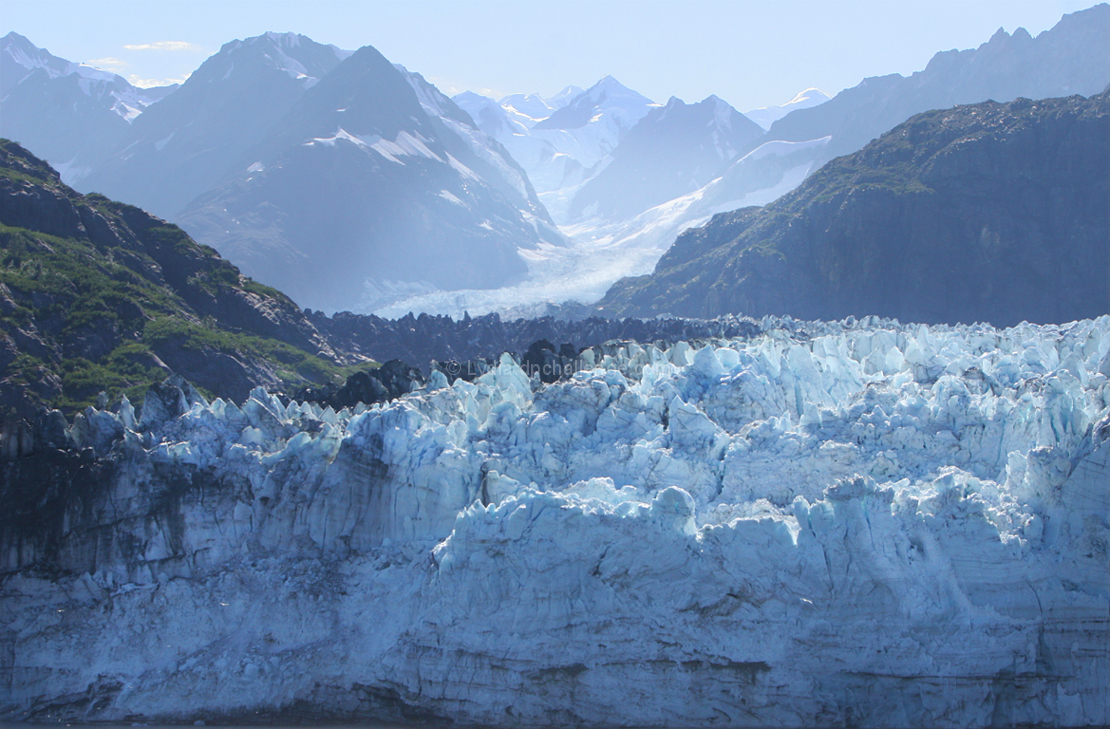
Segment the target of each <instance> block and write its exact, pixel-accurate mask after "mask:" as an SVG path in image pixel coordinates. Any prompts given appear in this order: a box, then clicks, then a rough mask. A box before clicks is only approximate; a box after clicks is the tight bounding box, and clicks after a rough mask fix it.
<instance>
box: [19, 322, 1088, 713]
mask: <svg viewBox="0 0 1110 729" xmlns="http://www.w3.org/2000/svg"><path fill="white" fill-rule="evenodd" d="M761 327H762V333H761V334H759V335H758V336H754V337H751V338H744V339H735V340H713V341H702V342H678V343H674V344H664V343H657V345H654V346H652V345H647V346H642V345H638V344H634V343H615V342H614V343H609V344H606V345H603V346H599V347H594V348H591V349H587V350H585V351H583V352H582V353H581V355H580V358H579V359H580V362H579V363H580V365H581V368H580V370H579V371H578V372H576V373H574V374H573V376H571V377H569V378H567V379H564V380H562V381H559V382H556V383H554V384H549V385H540V384H539V383H538V381H536V380H534V379H530V378H529V376H528V374H527V373H526V372H525V371H524V370H522V369H521V368H520V366H518V365H517V364H516V362H514V361H513V359H512V358H510V357H509V356H508V355H504V356H502V358H501V361H500V365H499V366H497V367H496V368H494V369H493V370H492V371H491V372H489V373H487V374H485V375H483V376H482V377H480V378H479V379H477V380H476V381H475V382H471V383H468V382H465V381H463V380H458V381H456V382H454V383H449V382H448V381H447V379H446V378H445V376H444V375H443V374H442V373H439V372H435V373H433V375H432V378H431V380H430V383H429V385H428V386H427V387H426V388H424V389H423V390H421V391H419V392H416V393H413V394H411V395H408V396H406V397H404V398H402V399H400V400H396V401H393V402H391V403H388V404H385V405H377V406H373V407H370V408H366V407H364V406H359V407H358V408H356V409H355V410H343V411H341V412H338V413H337V412H335V411H333V410H331V409H330V408H325V409H321V408H320V407H319V406H317V405H315V404H311V403H297V402H291V403H288V404H286V403H285V402H283V401H282V400H281V399H279V398H278V397H276V396H273V395H269V394H267V393H266V392H264V391H262V390H261V389H259V390H255V391H254V393H252V395H251V397H250V399H248V400H247V401H246V402H245V403H243V404H241V405H240V404H234V403H231V402H225V401H223V400H216V401H214V402H207V401H205V400H204V398H202V397H201V396H200V395H199V394H198V393H196V392H195V391H194V390H192V388H190V387H189V386H187V385H185V384H184V383H181V387H180V388H174V387H168V388H164V389H163V391H162V394H160V395H157V396H148V398H147V401H146V403H145V404H144V406H143V408H142V409H141V412H136V411H135V409H134V408H132V407H131V406H130V404H129V403H127V402H126V401H125V402H123V403H122V404H121V405H120V406H119V407H118V408H116V409H115V410H114V411H106V410H95V409H92V408H90V409H89V410H87V411H85V412H84V413H82V414H81V415H79V416H78V417H77V419H76V421H75V422H74V423H73V424H72V425H70V426H69V431H68V432H69V438H70V440H71V442H72V443H73V444H74V448H75V449H76V450H78V451H79V452H80V453H82V454H83V455H82V456H81V458H82V459H83V460H82V461H81V463H82V464H84V465H82V466H81V468H84V469H85V471H80V469H78V470H74V471H71V472H70V473H71V475H70V476H67V478H69V479H70V480H69V481H67V482H66V483H68V484H70V486H68V487H67V486H65V484H62V485H57V484H55V485H54V486H51V487H50V488H54V489H55V491H54V492H51V493H55V494H57V493H62V492H63V491H64V489H65V488H71V491H70V492H66V493H69V494H70V496H69V497H68V498H67V499H66V501H65V503H64V504H63V505H62V506H61V507H58V508H53V509H52V508H46V507H43V506H41V505H42V504H47V505H49V504H52V503H56V501H51V499H52V498H53V496H51V494H48V493H46V491H45V489H46V488H47V487H46V486H45V485H44V486H43V489H44V493H43V495H42V496H41V498H39V497H36V498H38V501H37V502H36V503H38V504H40V506H39V507H36V508H37V509H38V510H37V511H34V510H33V513H32V514H31V516H30V517H28V518H33V519H37V520H39V521H37V522H35V525H34V530H35V531H34V533H32V532H30V531H26V532H20V531H19V530H18V529H17V528H15V527H12V526H10V524H11V522H5V523H6V524H9V526H7V527H5V529H4V531H0V540H2V547H3V551H2V559H3V567H2V570H3V572H2V574H3V577H0V716H5V717H9V718H30V719H35V720H65V721H73V720H102V721H159V720H160V721H190V722H191V721H193V720H197V719H205V720H208V721H210V722H211V721H216V720H221V719H222V720H228V721H242V720H244V719H246V718H250V717H255V718H258V717H271V718H279V719H280V718H282V717H286V718H288V717H306V716H311V717H313V718H314V719H321V718H334V719H346V720H360V719H361V720H364V719H375V718H377V719H385V720H406V719H427V720H451V721H455V722H461V723H481V724H487V725H505V726H517V725H589V726H598V725H614V726H622V725H623V726H669V727H675V726H768V725H783V726H824V725H830V726H844V725H858V726H952V727H965V726H992V725H996V724H1003V725H1013V724H1030V725H1032V724H1037V725H1040V724H1044V725H1064V726H1076V725H1099V724H1107V723H1110V701H1108V690H1107V686H1110V622H1108V620H1110V617H1108V616H1110V568H1108V565H1110V563H1108V552H1107V545H1108V541H1110V518H1108V513H1110V379H1108V378H1110V316H1104V317H1101V318H1099V319H1097V320H1093V321H1091V320H1088V321H1080V322H1075V323H1072V324H1067V325H1062V326H1034V325H1029V324H1022V325H1020V326H1017V327H1014V328H1011V329H1006V330H998V329H994V328H992V327H990V326H986V325H975V326H961V327H927V326H920V325H901V324H899V323H897V322H893V321H879V320H867V321H863V322H856V321H854V320H850V321H845V322H839V323H827V324H824V323H800V322H795V321H792V320H789V319H785V320H775V319H766V320H764V321H763V322H761ZM167 393H168V394H167ZM81 449H84V450H81ZM98 469H99V470H98ZM81 473H95V474H96V478H88V479H86V480H85V481H82V480H81V478H83V477H81V476H80V474H81ZM58 483H61V482H60V481H58ZM78 483H80V484H83V485H80V487H78V486H74V485H73V484H78ZM32 501H33V499H32ZM44 534H46V535H50V536H49V537H44V536H42V535H44Z"/></svg>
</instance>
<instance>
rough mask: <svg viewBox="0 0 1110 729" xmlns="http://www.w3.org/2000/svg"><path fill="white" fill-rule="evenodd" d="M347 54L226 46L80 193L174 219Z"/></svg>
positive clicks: (288, 39)
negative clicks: (99, 195) (89, 192)
mask: <svg viewBox="0 0 1110 729" xmlns="http://www.w3.org/2000/svg"><path fill="white" fill-rule="evenodd" d="M347 54H348V52H347V51H341V50H340V49H338V48H336V47H335V46H326V45H322V44H320V43H315V42H313V41H312V40H310V39H309V38H306V37H305V36H302V35H295V34H293V33H284V34H281V33H267V34H265V35H261V36H257V37H255V38H248V39H246V40H242V41H239V40H236V41H232V42H230V43H226V44H224V46H223V48H221V49H220V50H219V52H218V53H216V54H215V55H213V56H211V57H210V58H208V60H206V61H205V62H204V63H203V64H201V66H200V68H198V69H197V70H196V71H195V72H194V73H193V74H192V75H191V76H190V77H189V79H188V80H187V81H186V82H185V83H184V84H182V86H181V88H180V89H178V90H177V91H176V92H174V94H173V95H172V96H171V97H169V98H167V99H165V101H164V102H160V103H158V104H157V105H155V106H152V107H151V108H150V109H149V110H148V111H147V112H146V113H144V114H143V115H142V116H141V117H139V118H138V119H136V120H135V124H134V125H133V126H134V128H133V129H132V130H131V131H130V132H129V133H128V134H127V136H126V138H125V140H124V142H123V147H124V148H123V149H119V150H114V151H115V152H116V153H115V154H114V155H113V156H112V158H111V159H109V160H107V161H106V162H105V163H103V164H101V165H98V166H97V167H96V169H94V170H93V172H92V173H91V174H90V175H89V176H88V178H87V179H86V180H84V181H83V182H82V189H91V190H97V191H99V192H103V193H104V194H105V195H108V196H109V197H112V198H115V199H118V200H124V201H126V202H128V203H131V204H133V205H137V206H139V207H141V208H143V209H144V210H149V211H150V212H152V213H154V214H155V215H159V216H161V217H163V218H166V219H173V218H174V216H175V215H177V214H178V213H179V212H180V211H181V209H182V208H184V207H185V206H186V205H187V204H188V203H189V201H190V200H192V199H193V198H195V197H196V196H197V195H200V194H201V193H204V192H206V191H207V190H210V189H211V188H212V187H213V186H214V185H216V184H217V183H218V182H219V181H220V180H221V179H222V178H223V177H224V176H225V175H226V174H227V173H228V172H229V171H230V170H231V169H233V167H234V165H235V164H236V161H237V160H238V159H239V156H240V155H241V154H242V153H243V151H244V150H245V149H247V148H249V147H251V146H253V145H255V144H256V143H257V142H258V141H259V140H260V139H261V138H263V137H264V136H265V135H266V133H267V132H268V131H269V130H270V129H271V128H272V127H273V126H274V124H276V123H277V122H278V121H279V120H280V119H281V118H282V117H283V116H284V115H285V114H286V113H287V112H288V111H289V109H290V108H292V106H293V104H294V103H295V102H296V101H297V100H298V99H299V98H300V97H301V96H302V95H303V94H304V92H305V90H306V89H308V88H311V87H312V86H313V85H314V84H315V83H317V82H318V81H319V79H320V78H321V77H322V76H324V75H325V74H327V73H328V72H329V71H331V70H332V69H334V68H335V67H336V66H337V65H338V64H339V62H340V61H341V60H342V59H343V58H345V57H346V55H347ZM17 141H18V140H17Z"/></svg>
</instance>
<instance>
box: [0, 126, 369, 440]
mask: <svg viewBox="0 0 1110 729" xmlns="http://www.w3.org/2000/svg"><path fill="white" fill-rule="evenodd" d="M0 254H2V256H3V259H2V264H0V314H2V316H0V366H2V369H3V372H4V375H3V380H2V381H0V407H3V408H4V412H3V414H2V415H3V418H4V422H5V424H7V423H8V421H9V418H8V416H9V415H10V413H9V411H8V409H14V411H15V412H16V413H17V414H25V413H27V412H30V411H34V410H35V408H36V407H39V406H42V405H50V406H53V407H61V408H63V409H66V410H72V409H75V408H80V407H83V406H85V405H88V404H91V403H94V402H96V401H97V397H98V394H99V393H100V392H101V391H104V392H105V393H106V395H107V396H108V397H110V398H111V399H112V400H113V401H115V400H118V398H119V397H120V395H121V394H128V395H129V396H130V397H131V398H132V399H134V400H136V401H138V400H140V399H141V398H142V396H143V393H144V392H145V391H146V388H147V386H149V385H151V384H152V383H156V382H161V381H162V380H163V379H165V378H166V377H167V376H168V375H170V374H177V375H182V376H184V377H186V378H188V379H189V380H190V381H192V382H193V383H194V384H196V385H197V386H198V387H200V388H201V389H202V390H204V391H206V392H208V393H210V394H215V395H221V396H224V397H232V398H240V399H241V398H244V397H246V395H247V394H248V392H249V391H250V390H251V389H252V388H253V387H255V386H264V387H271V388H279V389H285V388H290V387H295V386H301V385H304V384H307V383H313V382H315V383H322V382H328V381H331V380H332V379H333V378H334V377H336V376H338V375H339V374H340V373H341V368H340V365H341V364H343V363H344V362H345V360H344V358H343V357H342V356H340V355H338V354H337V353H336V352H335V351H334V350H333V349H332V347H331V346H330V345H329V344H328V342H327V340H326V339H325V338H324V336H322V335H321V334H320V332H319V331H318V330H317V329H316V327H315V326H313V324H312V323H311V322H310V321H309V320H308V319H307V318H306V317H305V315H304V314H303V313H302V312H301V310H300V309H299V308H298V307H297V306H296V305H295V304H294V303H293V302H292V301H291V300H290V299H289V298H288V297H286V296H285V295H284V294H281V293H280V292H278V291H275V290H274V289H271V288H268V287H266V286H262V285H260V284H258V283H256V282H254V281H252V280H250V279H249V278H247V277H245V276H243V275H242V274H241V273H240V272H239V270H238V269H236V268H235V266H233V265H231V264H230V263H228V262H227V261H225V260H222V259H221V258H220V257H219V256H218V255H217V254H216V252H215V251H213V250H212V249H211V248H207V247H204V246H200V245H197V244H196V243H194V242H193V241H192V240H190V239H189V237H188V236H187V235H186V234H185V233H184V232H183V231H182V230H181V229H180V228H178V227H177V226H174V225H171V224H169V223H166V222H165V221H163V220H160V219H158V218H155V217H153V216H151V215H149V214H147V213H145V212H143V211H142V210H139V209H138V208H135V207H132V206H129V205H123V204H120V203H116V202H112V201H110V200H109V199H108V198H106V197H104V196H102V195H98V194H91V195H88V196H84V195H80V194H79V193H77V192H75V191H74V190H73V189H72V188H70V187H68V186H66V185H65V184H64V183H62V181H61V178H60V177H59V175H58V173H57V172H55V171H54V170H53V169H51V168H50V167H49V166H47V165H46V164H45V163H44V162H42V161H41V160H39V159H37V158H35V157H34V156H32V155H31V154H30V153H29V152H27V151H26V150H24V149H23V148H22V147H20V146H19V145H17V144H15V143H14V142H9V141H7V140H4V141H3V142H2V143H0ZM357 359H358V358H357V357H356V358H354V360H357ZM354 360H352V361H354Z"/></svg>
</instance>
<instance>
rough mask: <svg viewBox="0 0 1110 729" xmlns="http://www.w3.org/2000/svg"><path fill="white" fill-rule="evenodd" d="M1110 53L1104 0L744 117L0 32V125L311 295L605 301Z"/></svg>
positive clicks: (611, 94) (302, 54)
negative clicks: (138, 51)
mask: <svg viewBox="0 0 1110 729" xmlns="http://www.w3.org/2000/svg"><path fill="white" fill-rule="evenodd" d="M1108 47H1110V6H1108V5H1106V4H1103V5H1099V6H1096V7H1093V8H1089V9H1087V10H1083V11H1080V12H1077V13H1073V14H1071V15H1067V16H1064V18H1063V19H1062V20H1061V21H1060V22H1059V23H1058V24H1057V25H1056V26H1055V27H1053V28H1052V29H1050V30H1047V31H1045V32H1043V33H1041V34H1039V35H1038V36H1037V37H1036V38H1033V37H1031V36H1030V35H1029V34H1028V33H1026V32H1025V31H1024V30H1022V29H1018V30H1017V31H1015V32H1014V33H1013V34H1012V35H1011V34H1007V33H1005V32H1004V31H1001V30H1000V31H999V32H998V33H996V34H995V35H994V36H993V37H992V38H991V39H990V40H988V41H987V42H986V43H984V44H983V45H981V46H980V47H979V48H976V49H973V50H966V51H945V52H942V53H938V54H937V55H936V56H935V57H934V58H933V59H932V61H930V63H929V64H928V66H927V67H926V68H925V69H924V70H922V71H920V72H918V73H915V74H913V75H911V76H909V77H902V76H899V75H897V74H894V75H890V76H882V77H875V78H869V79H865V80H864V81H863V82H861V83H860V84H859V85H857V86H855V87H853V88H850V89H846V90H844V91H842V92H840V93H839V94H837V95H836V96H835V97H834V98H832V99H828V97H827V96H826V95H825V94H823V93H822V92H820V91H819V90H817V89H807V90H806V91H803V92H801V93H799V94H798V95H796V96H795V97H794V98H793V99H792V100H791V101H790V102H788V103H786V104H784V105H782V106H779V107H765V108H763V109H757V110H753V111H751V112H750V117H747V116H745V115H743V114H740V113H739V112H737V111H736V110H735V109H733V108H732V107H731V106H730V105H728V104H727V103H726V102H725V101H723V100H721V99H718V98H717V97H713V96H711V97H709V98H707V99H705V100H703V101H701V102H698V103H692V104H687V103H685V102H683V101H681V100H679V99H674V98H672V99H671V100H670V101H668V102H667V103H666V104H659V103H656V102H654V101H652V100H651V99H648V98H646V97H644V96H643V95H641V94H639V93H637V92H635V91H633V90H631V89H628V88H627V87H625V86H623V85H622V84H620V83H619V82H618V81H617V80H616V79H614V78H612V77H610V76H606V77H605V78H603V79H601V80H600V81H598V82H597V83H596V84H594V85H593V86H591V87H590V88H588V89H585V90H582V89H579V88H577V87H567V88H566V89H564V90H563V91H562V92H560V93H559V94H557V95H555V96H554V97H552V98H544V97H542V96H539V95H537V94H513V95H510V96H507V97H504V98H503V99H501V100H500V101H495V100H493V99H488V98H485V97H481V96H478V95H476V94H473V93H469V92H467V93H464V94H460V95H458V96H457V97H455V98H454V99H449V98H447V97H446V96H444V95H443V94H442V93H440V92H439V91H438V90H437V89H436V88H435V87H434V86H433V85H431V84H429V83H427V81H425V80H424V79H423V78H422V77H421V76H420V75H419V74H416V73H412V72H409V71H408V70H407V69H404V68H403V67H399V66H395V65H392V64H390V63H389V62H388V61H387V60H386V59H385V58H383V57H382V56H381V54H379V53H377V52H376V51H374V50H373V49H372V48H370V47H367V48H364V49H361V50H360V51H358V52H351V51H344V50H341V49H338V48H336V47H334V46H327V45H322V44H319V43H315V42H314V41H312V40H311V39H309V38H307V37H305V36H299V35H295V34H292V33H286V34H277V33H267V34H265V35H262V36H258V37H255V38H248V39H245V40H241V41H233V42H231V43H228V44H226V45H225V46H224V47H223V48H221V50H220V51H219V52H218V53H217V54H215V55H213V56H212V57H211V58H209V59H208V60H207V61H205V63H204V64H203V65H202V66H201V67H200V68H199V69H198V70H197V71H196V72H195V73H194V74H192V76H191V77H190V78H189V79H188V81H186V82H185V83H184V84H183V85H182V86H181V87H180V88H176V89H174V88H163V89H155V90H143V89H136V88H135V87H132V86H131V85H130V84H127V82H126V81H124V80H123V79H122V78H120V77H118V76H115V75H113V74H108V73H105V72H102V71H98V70H95V69H91V68H89V67H86V66H80V65H77V64H72V63H69V62H68V61H65V60H63V59H58V58H56V57H54V56H51V55H50V54H49V53H47V52H46V51H44V50H42V49H38V48H35V47H34V45H33V44H31V43H30V42H29V41H27V39H25V38H22V37H21V36H18V35H16V34H14V33H13V34H9V35H8V36H7V37H5V38H4V39H3V40H2V42H0V71H2V77H0V85H2V96H0V101H2V103H3V114H2V115H0V134H6V135H8V136H10V137H12V138H14V139H16V140H19V141H21V142H24V143H26V144H27V146H28V148H29V149H31V150H32V151H33V152H36V153H38V154H40V155H42V156H43V157H45V158H46V159H47V160H48V161H50V162H51V163H53V164H54V165H55V166H56V167H57V168H58V169H59V171H60V172H61V174H62V177H63V179H64V180H66V181H68V182H70V183H72V184H74V185H75V186H77V187H78V188H79V189H81V190H85V191H90V190H94V189H95V190H97V191H100V192H103V193H105V194H108V195H110V196H111V197H113V198H117V199H121V200H124V201H127V202H129V203H133V204H138V205H141V206H143V207H144V208H147V209H149V210H151V211H152V212H154V213H155V214H157V215H160V216H162V217H164V218H166V219H169V220H172V221H173V222H176V223H179V224H181V225H182V226H184V227H185V229H186V230H188V231H189V232H190V233H191V234H193V235H194V236H195V237H196V238H197V240H198V241H200V242H202V243H205V244H207V245H210V246H212V247H214V248H216V249H217V250H219V251H221V252H222V253H224V254H225V255H226V256H228V257H229V259H230V260H232V261H233V262H234V263H236V265H239V266H240V267H242V269H243V270H244V271H245V272H246V273H247V274H249V275H251V276H254V277H256V278H257V279H259V280H261V281H263V282H266V283H268V284H272V285H275V286H278V287H280V288H282V289H283V290H285V291H287V292H288V293H289V294H290V295H292V296H293V297H294V298H295V299H296V300H297V301H298V302H299V303H300V304H301V305H303V306H308V307H313V308H319V309H325V310H329V311H331V310H342V309H350V310H355V311H372V310H380V309H384V308H385V307H389V308H390V310H394V309H396V310H401V311H403V310H406V309H405V307H409V306H413V307H415V308H416V309H417V310H421V307H423V306H425V305H426V304H427V305H430V306H432V307H433V308H432V310H444V309H442V308H441V307H443V306H447V307H448V309H450V307H451V306H452V305H451V304H450V301H457V302H458V305H457V306H456V309H457V313H459V314H461V313H462V310H463V309H464V308H466V307H467V306H468V305H469V304H470V303H473V302H475V301H485V300H488V301H496V302H507V303H499V304H497V306H502V305H508V306H510V308H513V307H519V306H520V305H524V306H534V305H538V306H542V305H543V304H542V302H540V303H537V302H536V301H535V300H534V298H535V297H536V296H544V297H545V299H544V300H545V301H547V300H550V294H549V293H547V292H550V291H551V290H553V287H554V288H555V289H557V288H559V287H560V286H562V284H561V283H554V282H562V281H564V280H566V281H569V284H568V285H571V287H572V288H573V285H574V281H570V279H568V278H567V276H568V272H570V271H572V270H583V271H586V269H589V270H588V271H586V273H584V274H583V275H579V276H578V277H577V279H575V280H578V281H581V282H587V283H584V284H583V286H586V288H584V289H582V291H584V292H586V293H584V294H583V293H581V292H578V291H577V290H576V289H575V290H573V291H572V290H571V289H568V292H567V294H566V297H567V298H574V297H577V298H578V299H579V300H586V299H587V298H591V297H594V296H596V295H597V293H596V292H597V291H598V290H600V289H601V287H603V286H606V285H608V282H609V281H613V280H615V279H616V278H617V277H619V276H621V275H628V274H630V273H642V272H645V271H647V270H648V267H649V266H650V265H652V263H654V261H655V260H657V259H656V258H655V257H656V256H658V255H661V254H662V253H663V251H665V250H666V248H667V247H668V246H669V245H671V243H672V242H673V241H674V239H675V237H676V236H677V235H678V234H679V233H680V232H682V231H683V230H685V229H687V228H690V227H693V226H697V225H702V224H704V223H705V222H707V221H708V220H709V219H710V218H711V217H712V216H713V215H715V214H718V213H721V212H728V211H733V210H737V209H739V208H743V207H746V206H751V205H764V204H767V203H769V202H771V201H773V200H775V199H777V198H779V197H781V196H782V195H783V194H785V193H787V192H789V191H790V190H792V189H794V188H795V187H797V186H798V185H799V184H801V183H802V181H803V180H805V179H806V178H807V177H808V176H809V175H812V174H813V173H814V172H815V171H817V170H818V169H819V168H820V167H821V166H822V165H824V164H825V163H826V162H828V161H830V160H832V159H833V158H835V157H837V156H839V155H843V154H848V153H852V152H854V151H857V150H859V149H860V148H861V147H863V146H864V145H865V144H866V143H868V142H869V141H870V140H872V139H874V138H876V137H878V136H880V135H881V134H883V133H884V132H886V131H888V130H889V129H891V128H892V127H894V126H895V125H897V124H898V123H900V122H902V121H904V120H905V119H907V118H908V117H910V116H912V115H914V114H917V113H921V112H924V111H927V110H929V109H943V108H948V107H951V106H953V105H955V104H964V103H972V102H982V101H985V100H987V99H993V100H995V101H1000V102H1005V101H1010V100H1012V99H1014V98H1016V97H1019V96H1020V97H1026V98H1045V97H1059V96H1068V95H1071V94H1080V95H1085V96H1090V95H1092V94H1095V93H1098V92H1100V91H1102V90H1103V89H1104V88H1106V86H1107V84H1108V83H1110V62H1108V60H1107V55H1106V49H1107V48H1108ZM556 224H558V225H559V226H563V227H562V230H561V231H560V229H559V228H558V227H557V225H556ZM568 238H569V239H570V240H569V241H568ZM595 258H596V261H595ZM590 266H592V268H589V267H590ZM583 267H586V268H583ZM544 276H550V277H551V278H550V280H548V279H547V278H543V277H544ZM518 283H521V284H522V285H521V287H520V288H519V289H518V288H515V286H516V284H518ZM587 284H588V285H587ZM479 289H486V290H488V289H503V290H504V291H505V292H506V293H504V294H502V293H498V294H497V295H496V296H487V295H486V294H485V293H481V292H478V293H474V292H475V290H479ZM518 291H519V292H520V293H519V294H518V293H517V292H518ZM447 292H450V293H447ZM537 292H539V293H537ZM583 296H585V297H586V298H583ZM513 297H520V298H519V300H518V299H515V298H513ZM527 297H533V298H531V299H529V298H527ZM433 301H434V302H439V303H435V304H432V303H429V302H433ZM445 302H446V303H445ZM424 310H427V309H424ZM451 310H455V309H451Z"/></svg>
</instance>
